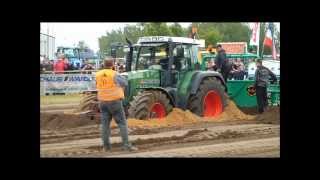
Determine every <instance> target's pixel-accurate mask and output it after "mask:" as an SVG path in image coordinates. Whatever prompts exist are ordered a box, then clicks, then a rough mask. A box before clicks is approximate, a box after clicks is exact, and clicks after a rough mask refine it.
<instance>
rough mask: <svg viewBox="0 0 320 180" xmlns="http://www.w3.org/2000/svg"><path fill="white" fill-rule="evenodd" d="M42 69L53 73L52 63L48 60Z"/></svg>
mask: <svg viewBox="0 0 320 180" xmlns="http://www.w3.org/2000/svg"><path fill="white" fill-rule="evenodd" d="M42 68H43V71H52V66H51V65H50V61H49V60H48V59H46V60H44V62H43V64H42Z"/></svg>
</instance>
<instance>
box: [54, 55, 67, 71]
mask: <svg viewBox="0 0 320 180" xmlns="http://www.w3.org/2000/svg"><path fill="white" fill-rule="evenodd" d="M64 59H65V56H64V55H63V54H61V55H59V59H58V61H57V62H56V64H55V65H54V73H55V74H63V73H64V70H65V69H67V65H66V63H65V61H64Z"/></svg>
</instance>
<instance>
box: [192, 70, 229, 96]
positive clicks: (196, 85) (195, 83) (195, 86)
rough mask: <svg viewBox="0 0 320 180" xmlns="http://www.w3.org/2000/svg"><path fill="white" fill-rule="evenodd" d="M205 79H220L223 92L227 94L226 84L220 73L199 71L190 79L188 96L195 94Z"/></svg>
mask: <svg viewBox="0 0 320 180" xmlns="http://www.w3.org/2000/svg"><path fill="white" fill-rule="evenodd" d="M206 77H216V78H218V79H220V81H221V83H222V85H223V86H224V87H225V91H226V92H227V85H226V83H225V81H224V79H223V77H222V75H221V74H220V73H218V72H215V71H206V72H203V71H199V72H197V73H195V74H194V75H193V77H192V83H191V91H190V95H191V94H196V93H197V90H198V88H199V86H200V83H201V82H202V80H203V79H204V78H206Z"/></svg>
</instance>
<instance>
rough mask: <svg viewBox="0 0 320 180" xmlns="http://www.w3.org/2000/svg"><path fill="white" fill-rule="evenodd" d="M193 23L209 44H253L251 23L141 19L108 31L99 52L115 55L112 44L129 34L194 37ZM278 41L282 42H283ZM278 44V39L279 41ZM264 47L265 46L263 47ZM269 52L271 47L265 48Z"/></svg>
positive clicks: (131, 37)
mask: <svg viewBox="0 0 320 180" xmlns="http://www.w3.org/2000/svg"><path fill="white" fill-rule="evenodd" d="M265 26H266V23H261V31H260V48H261V47H262V44H263V40H264V36H265V32H264V29H265ZM192 27H196V28H197V33H196V38H197V39H205V45H206V47H207V46H208V45H210V44H211V45H216V44H217V42H240V41H241V42H247V43H248V45H249V41H250V36H251V30H250V28H249V25H248V23H231V22H230V23H191V24H190V25H189V26H188V27H186V28H184V27H182V26H181V25H180V24H179V23H173V24H171V25H168V24H167V23H137V24H136V25H126V26H125V27H124V28H119V29H116V30H112V31H111V32H106V34H105V35H103V36H101V37H100V38H99V48H100V50H99V53H100V55H101V56H102V57H104V56H110V55H111V45H112V44H113V43H116V42H119V43H122V44H126V38H128V39H129V40H130V41H132V42H133V43H136V42H137V40H138V38H139V37H142V36H178V37H190V35H191V32H192ZM275 35H276V39H277V36H278V39H280V33H279V32H277V31H275ZM279 42H280V41H278V46H280V43H279ZM276 44H277V41H276ZM260 50H261V49H260ZM264 52H265V54H268V53H270V52H271V49H269V48H267V47H266V48H264ZM117 56H118V57H122V56H124V53H123V51H122V49H121V48H120V49H119V51H117Z"/></svg>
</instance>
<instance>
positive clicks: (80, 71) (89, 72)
mask: <svg viewBox="0 0 320 180" xmlns="http://www.w3.org/2000/svg"><path fill="white" fill-rule="evenodd" d="M97 71H98V70H72V71H43V72H41V73H40V74H92V73H93V72H94V73H95V72H97Z"/></svg>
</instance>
